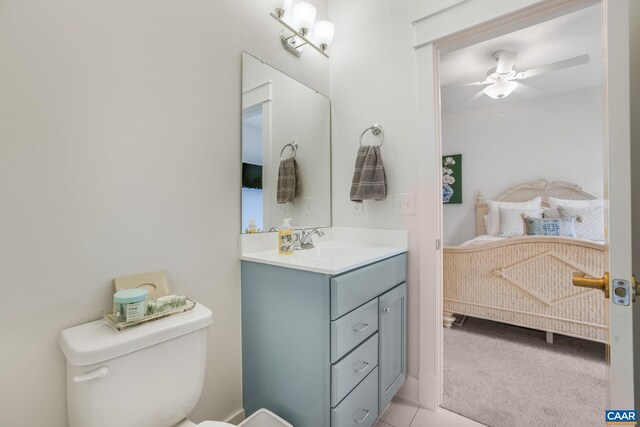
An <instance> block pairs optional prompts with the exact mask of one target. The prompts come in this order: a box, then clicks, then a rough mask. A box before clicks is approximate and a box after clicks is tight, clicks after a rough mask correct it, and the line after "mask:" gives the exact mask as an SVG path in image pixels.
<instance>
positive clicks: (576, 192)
mask: <svg viewBox="0 0 640 427" xmlns="http://www.w3.org/2000/svg"><path fill="white" fill-rule="evenodd" d="M538 196H540V197H542V205H543V206H549V197H555V198H557V199H568V200H593V199H597V197H596V196H594V195H593V194H589V193H587V192H586V191H583V190H582V188H580V187H579V186H578V185H576V184H571V183H570V182H562V181H547V180H546V179H538V180H537V181H532V182H526V183H524V184H520V185H516V186H513V187H511V188H509V189H508V190H507V191H506V192H504V193H503V194H502V195H501V196H499V197H496V198H495V199H491V200H500V201H504V202H524V201H527V200H531V199H533V198H536V197H538ZM488 213H489V206H488V205H487V201H486V200H485V198H484V196H483V195H482V193H478V197H477V201H476V235H478V236H480V235H482V234H487V230H486V228H485V226H484V216H485V215H487V214H488Z"/></svg>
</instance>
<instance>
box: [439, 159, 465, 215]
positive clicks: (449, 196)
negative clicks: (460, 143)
mask: <svg viewBox="0 0 640 427" xmlns="http://www.w3.org/2000/svg"><path fill="white" fill-rule="evenodd" d="M442 203H445V204H448V205H450V204H452V203H462V154H453V155H450V156H442Z"/></svg>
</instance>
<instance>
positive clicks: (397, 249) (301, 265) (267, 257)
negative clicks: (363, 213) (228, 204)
mask: <svg viewBox="0 0 640 427" xmlns="http://www.w3.org/2000/svg"><path fill="white" fill-rule="evenodd" d="M322 230H323V231H324V233H325V236H323V237H321V238H319V237H318V236H314V237H313V239H314V243H315V249H305V250H299V251H295V252H294V253H293V254H291V255H280V254H279V253H278V251H277V249H276V248H277V242H278V233H259V234H243V235H242V236H241V237H240V251H241V254H240V259H242V260H245V261H253V262H258V263H262V264H270V265H277V266H280V267H287V268H294V269H297V270H305V271H312V272H316V273H322V274H329V275H335V274H340V273H344V272H345V271H348V270H353V269H354V268H358V267H362V266H364V265H367V264H371V263H373V262H376V261H380V260H383V259H385V258H389V257H392V256H395V255H398V254H401V253H403V252H406V251H407V250H408V235H407V231H406V230H376V229H366V228H347V227H331V228H323V229H322Z"/></svg>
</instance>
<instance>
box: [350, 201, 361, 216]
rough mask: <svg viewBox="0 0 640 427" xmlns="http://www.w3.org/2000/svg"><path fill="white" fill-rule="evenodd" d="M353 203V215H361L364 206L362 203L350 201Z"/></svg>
mask: <svg viewBox="0 0 640 427" xmlns="http://www.w3.org/2000/svg"><path fill="white" fill-rule="evenodd" d="M351 203H352V204H353V214H354V215H362V211H363V208H364V206H363V205H364V203H356V202H351Z"/></svg>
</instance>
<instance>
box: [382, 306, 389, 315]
mask: <svg viewBox="0 0 640 427" xmlns="http://www.w3.org/2000/svg"><path fill="white" fill-rule="evenodd" d="M382 311H384V312H385V313H387V314H389V313H390V312H391V307H385V308H384V309H383V310H382Z"/></svg>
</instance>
